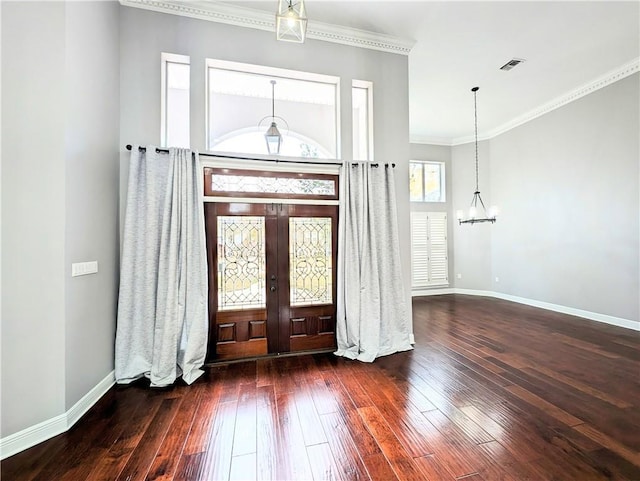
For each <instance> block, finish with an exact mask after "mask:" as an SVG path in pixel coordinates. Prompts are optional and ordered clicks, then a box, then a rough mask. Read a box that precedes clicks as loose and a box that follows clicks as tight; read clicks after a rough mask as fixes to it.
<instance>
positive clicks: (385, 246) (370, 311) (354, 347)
mask: <svg viewBox="0 0 640 481" xmlns="http://www.w3.org/2000/svg"><path fill="white" fill-rule="evenodd" d="M341 189H342V191H341V194H340V199H341V203H340V224H339V230H338V236H339V241H338V242H339V244H338V245H339V249H338V298H337V319H336V322H337V325H336V337H337V347H338V349H337V351H336V354H337V355H339V356H344V357H348V358H351V359H357V360H360V361H365V362H372V361H373V360H374V359H375V358H377V357H380V356H385V355H388V354H392V353H394V352H399V351H406V350H409V349H412V348H413V347H412V346H411V342H410V334H411V332H410V323H409V319H408V316H407V309H406V303H405V302H406V300H405V294H404V288H403V278H402V271H401V265H400V242H399V238H398V220H397V210H396V195H395V181H394V175H393V168H392V167H391V166H384V165H380V166H379V167H378V166H376V167H374V166H372V165H371V164H369V163H366V162H362V163H356V164H352V163H350V162H347V163H345V164H344V165H343V167H342V176H341Z"/></svg>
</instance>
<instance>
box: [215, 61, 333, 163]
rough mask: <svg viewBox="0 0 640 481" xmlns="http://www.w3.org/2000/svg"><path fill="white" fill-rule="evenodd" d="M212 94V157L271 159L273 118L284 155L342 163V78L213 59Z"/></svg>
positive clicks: (281, 151) (281, 152)
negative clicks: (216, 154)
mask: <svg viewBox="0 0 640 481" xmlns="http://www.w3.org/2000/svg"><path fill="white" fill-rule="evenodd" d="M271 81H275V85H273V89H272V83H271ZM207 93H208V101H207V149H208V150H210V151H218V152H231V153H237V154H267V153H268V150H267V144H266V140H265V137H264V134H265V132H266V131H267V129H268V128H269V127H270V125H271V120H272V116H273V117H275V121H276V122H277V127H278V130H279V131H280V133H281V135H282V146H281V149H280V154H281V155H287V156H292V157H311V158H320V159H322V158H338V157H339V155H338V149H337V146H338V108H337V106H338V96H339V79H338V78H337V77H332V76H328V75H319V74H312V73H306V72H299V71H292V70H284V69H277V68H271V67H264V66H258V65H249V64H241V63H236V62H227V61H221V60H211V59H209V60H207Z"/></svg>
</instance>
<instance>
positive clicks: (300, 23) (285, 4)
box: [276, 0, 307, 43]
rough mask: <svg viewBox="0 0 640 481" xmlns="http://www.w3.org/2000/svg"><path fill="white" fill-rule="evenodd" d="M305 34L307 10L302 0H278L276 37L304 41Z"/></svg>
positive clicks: (287, 40)
mask: <svg viewBox="0 0 640 481" xmlns="http://www.w3.org/2000/svg"><path fill="white" fill-rule="evenodd" d="M306 34H307V12H306V9H305V6H304V0H298V1H297V2H295V3H294V2H293V1H292V0H278V13H276V38H277V39H278V40H284V41H285V42H295V43H304V38H305V36H306Z"/></svg>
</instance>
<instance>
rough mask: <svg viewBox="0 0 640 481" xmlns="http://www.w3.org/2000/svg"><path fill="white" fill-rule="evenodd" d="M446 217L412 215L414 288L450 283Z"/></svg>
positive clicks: (431, 213) (437, 214)
mask: <svg viewBox="0 0 640 481" xmlns="http://www.w3.org/2000/svg"><path fill="white" fill-rule="evenodd" d="M448 266H449V262H448V259H447V214H446V213H444V212H411V286H412V288H414V289H416V288H422V287H433V286H442V285H448V284H449V269H448Z"/></svg>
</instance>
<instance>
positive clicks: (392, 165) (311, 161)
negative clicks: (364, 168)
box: [127, 144, 396, 168]
mask: <svg viewBox="0 0 640 481" xmlns="http://www.w3.org/2000/svg"><path fill="white" fill-rule="evenodd" d="M132 148H133V147H132V146H131V144H127V150H131V149H132ZM138 150H139V151H140V152H146V151H147V148H146V147H142V146H140V147H138ZM160 152H164V153H166V154H168V153H169V149H160V148H158V147H156V153H160ZM200 155H204V156H206V157H218V158H221V159H241V160H258V161H265V162H276V163H279V162H283V163H285V164H314V165H342V162H316V161H313V160H291V161H289V160H280V159H258V158H256V157H244V156H239V155H220V154H207V153H206V152H202V153H200ZM353 165H354V166H355V165H357V164H353ZM388 165H389V164H384V166H385V167H387V166H388ZM395 166H396V164H391V167H393V168H395ZM371 167H378V164H377V163H375V164H371Z"/></svg>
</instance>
